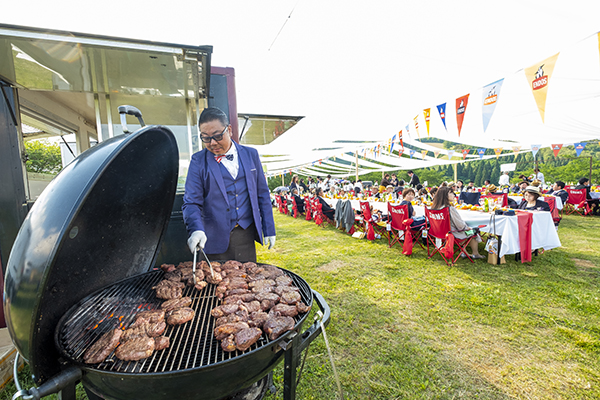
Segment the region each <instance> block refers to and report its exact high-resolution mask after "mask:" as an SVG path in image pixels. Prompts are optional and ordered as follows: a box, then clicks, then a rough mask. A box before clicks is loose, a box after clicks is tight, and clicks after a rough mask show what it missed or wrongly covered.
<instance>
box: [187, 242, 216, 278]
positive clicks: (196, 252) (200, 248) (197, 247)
mask: <svg viewBox="0 0 600 400" xmlns="http://www.w3.org/2000/svg"><path fill="white" fill-rule="evenodd" d="M198 250H200V251H201V252H202V254H203V255H204V259H205V260H206V262H207V263H208V266H209V267H210V277H211V278H213V279H215V271H213V267H212V264H211V263H210V260H209V259H208V257H206V253H205V252H204V249H203V248H202V247H200V245H197V246H196V251H194V264H193V266H192V273H193V274H194V284H195V283H196V261H197V260H198Z"/></svg>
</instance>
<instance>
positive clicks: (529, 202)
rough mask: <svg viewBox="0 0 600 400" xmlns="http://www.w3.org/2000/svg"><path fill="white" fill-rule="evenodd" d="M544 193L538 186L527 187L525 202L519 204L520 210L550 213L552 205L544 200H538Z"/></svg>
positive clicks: (524, 195)
mask: <svg viewBox="0 0 600 400" xmlns="http://www.w3.org/2000/svg"><path fill="white" fill-rule="evenodd" d="M541 195H542V191H541V190H540V188H539V187H537V186H527V188H526V189H525V193H524V194H523V201H522V202H521V204H519V207H518V209H519V210H537V211H550V205H549V204H548V203H546V202H545V201H543V200H538V199H539V197H540V196H541Z"/></svg>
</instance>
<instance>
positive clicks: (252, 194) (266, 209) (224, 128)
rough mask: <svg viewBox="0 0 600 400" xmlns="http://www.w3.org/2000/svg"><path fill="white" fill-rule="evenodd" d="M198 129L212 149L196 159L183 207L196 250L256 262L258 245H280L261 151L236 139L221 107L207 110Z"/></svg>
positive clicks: (219, 257) (191, 244)
mask: <svg viewBox="0 0 600 400" xmlns="http://www.w3.org/2000/svg"><path fill="white" fill-rule="evenodd" d="M198 127H199V129H200V139H201V140H202V142H203V143H204V144H205V147H206V148H205V149H203V150H201V151H199V152H197V153H195V154H194V155H193V156H192V161H191V162H190V168H189V170H188V176H187V180H186V182H185V194H184V196H183V207H182V210H183V219H184V221H185V224H186V228H187V231H188V234H189V235H190V236H189V239H188V246H189V248H190V251H192V252H194V251H196V248H197V247H198V246H199V247H202V248H203V249H205V252H206V253H207V255H208V257H209V258H210V259H213V260H238V261H254V262H256V247H255V245H254V241H257V242H259V243H261V244H262V243H264V244H268V246H269V249H270V248H272V247H273V246H274V245H275V222H274V221H273V210H272V208H271V199H270V195H269V188H268V186H267V181H266V179H265V176H264V173H263V169H262V164H261V162H260V158H259V156H258V152H257V151H256V149H253V148H251V147H246V146H242V145H240V144H237V143H235V142H234V141H233V140H232V139H231V125H229V119H228V118H227V115H226V114H225V113H224V112H223V111H221V110H219V109H218V108H214V107H210V108H206V109H204V111H202V114H200V118H199V119H198Z"/></svg>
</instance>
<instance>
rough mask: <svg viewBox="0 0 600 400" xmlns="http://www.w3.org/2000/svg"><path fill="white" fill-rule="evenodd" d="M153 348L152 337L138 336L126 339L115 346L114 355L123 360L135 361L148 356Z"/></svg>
mask: <svg viewBox="0 0 600 400" xmlns="http://www.w3.org/2000/svg"><path fill="white" fill-rule="evenodd" d="M154 348H155V341H154V338H151V337H148V336H145V337H138V338H135V339H131V340H128V341H126V342H125V343H122V344H121V345H120V346H119V347H117V350H115V356H116V357H117V358H118V359H119V360H123V361H137V360H141V359H144V358H147V357H150V356H151V355H152V352H153V351H154Z"/></svg>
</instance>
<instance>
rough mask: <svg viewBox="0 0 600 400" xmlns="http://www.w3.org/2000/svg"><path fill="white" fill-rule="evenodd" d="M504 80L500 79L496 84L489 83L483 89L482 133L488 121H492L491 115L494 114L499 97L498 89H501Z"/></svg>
mask: <svg viewBox="0 0 600 400" xmlns="http://www.w3.org/2000/svg"><path fill="white" fill-rule="evenodd" d="M503 82H504V79H500V80H498V81H496V82H493V83H490V84H489V85H487V86H485V87H484V88H483V92H482V96H483V99H482V112H481V115H482V119H483V131H484V132H485V130H486V129H487V127H488V125H489V123H490V119H492V115H493V114H494V110H495V109H496V104H497V102H498V97H499V96H500V89H502V83H503Z"/></svg>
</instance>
